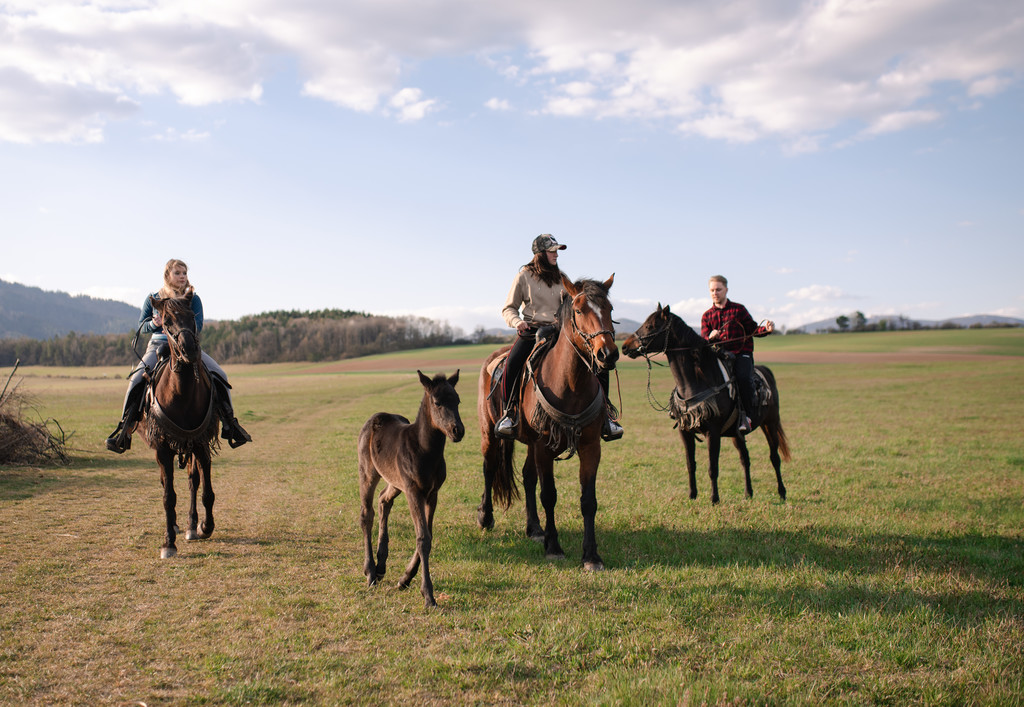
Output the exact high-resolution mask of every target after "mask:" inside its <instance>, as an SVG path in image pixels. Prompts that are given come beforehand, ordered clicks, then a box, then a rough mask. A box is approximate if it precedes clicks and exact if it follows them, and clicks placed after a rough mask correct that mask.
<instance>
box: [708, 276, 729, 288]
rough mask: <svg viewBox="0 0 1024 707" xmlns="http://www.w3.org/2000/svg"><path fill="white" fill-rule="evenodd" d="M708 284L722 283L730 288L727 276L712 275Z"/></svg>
mask: <svg viewBox="0 0 1024 707" xmlns="http://www.w3.org/2000/svg"><path fill="white" fill-rule="evenodd" d="M708 282H720V283H722V285H723V286H725V287H728V286H729V281H728V280H726V279H725V275H712V276H711V277H709V278H708Z"/></svg>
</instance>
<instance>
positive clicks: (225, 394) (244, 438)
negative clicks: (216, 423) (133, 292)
mask: <svg viewBox="0 0 1024 707" xmlns="http://www.w3.org/2000/svg"><path fill="white" fill-rule="evenodd" d="M190 287H192V285H191V283H189V281H188V265H186V264H185V263H184V262H182V261H181V260H176V259H173V258H172V259H171V260H168V261H167V265H165V266H164V284H163V287H161V288H160V289H159V290H158V291H157V292H154V293H153V294H152V295H151V297H156V298H158V299H165V298H169V297H170V298H174V297H184V296H185V293H186V292H187V291H188V290H189V288H190ZM192 312H193V313H194V314H195V316H196V333H197V334H198V333H199V332H201V331H202V329H203V301H202V300H201V299H199V295H196V294H193V296H192ZM139 334H140V335H141V334H152V336H151V337H150V338H149V346H147V347H146V353H145V354H143V356H142V362H141V363H140V364H139V365H138V366H136V367H135V370H133V371H132V374H131V376H130V377H129V379H128V392H127V393H126V394H125V396H124V407H123V410H122V413H121V421H120V422H119V423H118V425H117V429H116V430H114V431H113V432H112V433H111V435H110V436H109V437H107V449H109V450H110V451H112V452H117V453H118V454H121V453H122V452H124V451H125V450H126V449H131V447H132V431H133V430H134V429H135V423H137V422H138V421H139V419H140V418H141V417H142V399H143V395H142V393H143V391H144V390H145V387H144V385H143V383H144V377H143V375H144V374H145V372H146V371H147V370H148V371H152V370H153V368H154V367H155V366H156V362H157V358H158V357H159V353H160V349H161V347H163V346H164V345H165V344H166V343H167V334H165V333H164V330H163V322H162V321H161V318H160V312H159V310H155V309H153V303H152V302H150V299H149V297H146V301H145V302H143V303H142V313H141V314H140V315H139ZM203 363H204V364H205V365H206V369H207V370H208V371H209V372H210V378H211V380H212V382H213V394H214V409H215V410H216V412H217V414H218V416H219V417H220V421H221V437H223V438H224V439H226V440H227V441H228V444H230V445H231V447H232V448H234V447H240V446H241V445H243V444H245V443H246V442H251V441H252V437H250V436H249V433H248V432H246V431H245V430H244V429H242V426H241V425H240V424H239V423H238V420H237V419H236V418H235V412H234V408H233V406H232V404H231V392H230V387H231V386H229V385H228V377H227V374H225V373H224V370H223V369H222V368H221V367H220V365H219V364H218V363H217V362H216V361H214V360H213V359H212V358H210V355H209V354H208V353H206V352H205V351H203Z"/></svg>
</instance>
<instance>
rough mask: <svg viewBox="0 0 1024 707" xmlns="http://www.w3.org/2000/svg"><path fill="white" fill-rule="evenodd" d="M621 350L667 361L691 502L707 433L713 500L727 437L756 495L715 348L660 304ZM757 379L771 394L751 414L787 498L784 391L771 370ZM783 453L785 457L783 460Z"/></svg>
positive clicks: (759, 370) (762, 370) (758, 372)
mask: <svg viewBox="0 0 1024 707" xmlns="http://www.w3.org/2000/svg"><path fill="white" fill-rule="evenodd" d="M622 352H623V353H624V354H626V355H627V356H629V357H630V358H636V357H638V356H643V357H645V358H647V359H648V365H650V357H651V356H654V355H659V354H665V356H666V357H667V358H668V365H669V369H670V370H671V371H672V377H673V379H674V380H675V388H674V389H673V391H672V396H671V399H670V402H669V408H668V411H669V413H670V415H671V416H672V417H673V418H674V419H675V420H676V421H677V426H678V427H679V435H680V436H681V437H682V439H683V447H684V448H685V450H686V470H687V474H688V475H689V479H690V498H691V499H693V498H697V476H696V469H697V461H696V440H697V435H698V434H703V435H704V436H705V437H706V438H707V443H708V477H709V478H710V479H711V502H712V503H718V501H719V497H718V456H719V452H720V450H721V444H722V437H732V441H733V445H734V446H735V447H736V450H737V451H738V452H739V455H740V463H741V464H742V465H743V476H744V480H745V482H746V495H747V498H751V497H752V496H753V495H754V490H753V486H752V485H751V483H750V453H749V452H748V451H747V443H746V439H745V438H744V437H743V435H741V434H739V433H737V432H736V415H737V406H736V403H735V401H734V400H733V395H732V387H733V384H732V379H731V377H730V374H729V373H728V372H727V371H726V369H725V366H724V364H723V363H722V361H721V359H720V357H719V354H718V353H717V351H716V350H715V348H714V347H713V346H712V345H711V344H710V343H708V342H707V341H705V340H704V339H703V338H701V336H700V334H698V333H697V332H695V331H694V330H693V329H691V328H690V326H689V325H687V323H686V322H684V321H683V320H682V319H681V318H680V317H679V316H678V315H675V314H672V312H671V311H669V308H668V306H667V305H666V306H665V307H664V308H663V307H662V306H661V304H659V305H658V308H657V309H655V310H654V312H653V313H652V314H651V315H650V316H649V317H647V319H645V320H644V323H643V324H642V325H641V326H640V328H639V329H637V330H636V332H634V333H633V334H631V335H630V336H629V337H628V338H627V339H626V340H625V341H624V342H622ZM754 369H755V378H757V377H758V376H760V377H761V378H762V379H763V381H764V383H763V384H761V387H762V389H763V391H764V392H765V393H766V395H765V400H764V402H763V404H759V405H755V406H754V409H753V410H748V411H746V412H747V414H748V416H749V417H750V419H751V421H752V423H753V428H752V430H753V429H756V428H757V427H761V429H762V430H763V431H764V436H765V439H766V440H768V452H769V457H770V459H771V462H772V466H773V467H774V468H775V479H776V482H777V484H778V492H779V497H780V498H781V499H782V500H783V501H785V500H786V486H785V484H783V483H782V459H785V460H786V461H789V459H790V454H789V441H788V440H787V438H786V432H785V430H783V428H782V419H781V417H780V415H779V389H778V386H777V385H776V383H775V376H774V375H773V374H772V372H771V370H770V369H769V368H768V367H767V366H755V367H754ZM780 454H781V456H780Z"/></svg>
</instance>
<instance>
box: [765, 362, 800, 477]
mask: <svg viewBox="0 0 1024 707" xmlns="http://www.w3.org/2000/svg"><path fill="white" fill-rule="evenodd" d="M758 368H759V369H760V370H761V372H762V373H763V374H764V377H765V378H766V379H767V380H768V386H769V387H770V388H771V391H772V402H771V410H770V411H769V417H768V420H767V421H766V424H765V427H764V429H765V434H766V435H770V436H771V438H772V440H774V442H775V444H776V445H777V446H778V449H779V455H780V456H781V457H782V459H783V461H787V462H788V461H790V460H791V459H792V456H791V455H790V453H789V438H787V437H786V430H784V429H783V428H782V416H781V415H780V414H779V407H780V406H779V386H778V384H777V383H776V382H775V374H774V373H772V369H770V368H768V367H767V366H758Z"/></svg>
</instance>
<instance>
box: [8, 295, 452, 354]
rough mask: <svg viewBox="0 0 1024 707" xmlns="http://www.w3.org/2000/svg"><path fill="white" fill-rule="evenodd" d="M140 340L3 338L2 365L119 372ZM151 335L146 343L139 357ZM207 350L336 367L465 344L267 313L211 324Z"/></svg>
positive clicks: (400, 327)
mask: <svg viewBox="0 0 1024 707" xmlns="http://www.w3.org/2000/svg"><path fill="white" fill-rule="evenodd" d="M132 337H133V334H104V335H80V334H75V333H71V334H68V335H66V336H57V337H54V338H52V339H47V340H45V341H40V340H35V339H0V366H13V365H14V362H15V361H16V360H18V359H21V363H22V365H26V366H32V365H36V366H111V365H121V364H129V363H131V362H133V361H137V360H138V359H137V358H136V357H135V355H134V354H132V352H131V341H132ZM146 338H147V337H141V339H142V340H140V342H139V346H138V348H139V352H140V353H141V352H142V351H143V350H144V349H145V344H146V341H145V339H146ZM201 338H202V346H203V350H204V351H206V352H207V353H209V354H210V355H211V356H212V357H213V358H214V359H216V360H217V361H219V362H221V363H278V362H283V361H333V360H337V359H343V358H353V357H356V356H366V355H369V354H376V353H386V352H389V351H402V350H405V349H418V348H428V347H431V346H445V345H448V344H454V343H465V342H466V340H465V339H464V338H463V333H462V330H461V329H457V328H454V329H453V328H452V327H451V326H450V325H449V324H448V323H447V322H443V323H439V322H436V321H434V320H432V319H426V318H424V317H381V316H372V315H369V314H364V313H361V312H352V311H348V310H337V309H329V310H320V311H316V312H295V311H292V312H285V311H280V312H267V313H264V314H258V315H253V316H248V317H243V318H242V319H239V320H238V321H210V322H207V323H206V325H205V326H204V327H203V332H202V337H201Z"/></svg>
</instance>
